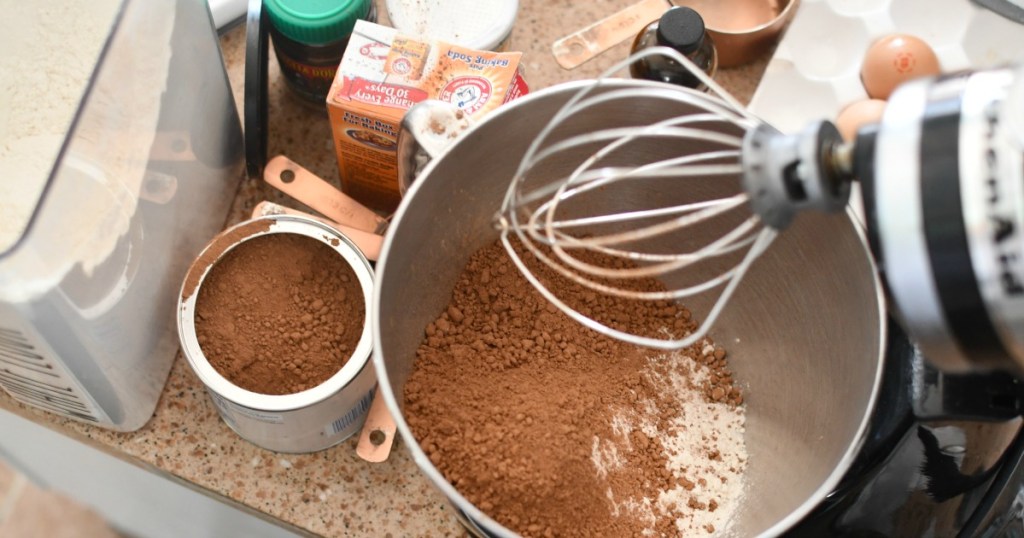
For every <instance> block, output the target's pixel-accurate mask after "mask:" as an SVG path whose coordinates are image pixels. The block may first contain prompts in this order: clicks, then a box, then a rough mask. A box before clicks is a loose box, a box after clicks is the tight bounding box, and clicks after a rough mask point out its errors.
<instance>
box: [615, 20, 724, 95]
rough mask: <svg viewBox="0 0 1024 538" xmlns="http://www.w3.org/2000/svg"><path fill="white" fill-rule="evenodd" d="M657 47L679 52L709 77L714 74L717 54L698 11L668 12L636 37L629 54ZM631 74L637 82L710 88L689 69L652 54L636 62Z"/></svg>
mask: <svg viewBox="0 0 1024 538" xmlns="http://www.w3.org/2000/svg"><path fill="white" fill-rule="evenodd" d="M658 46H660V47H669V48H672V49H675V50H677V51H679V53H680V54H682V55H684V56H686V58H687V59H689V60H690V61H691V62H693V63H694V64H695V65H696V66H697V67H698V68H700V69H701V70H703V71H704V72H705V73H707V74H708V76H711V77H713V76H714V75H715V70H716V69H717V68H718V52H717V50H716V49H715V44H714V41H713V40H712V39H711V36H710V35H708V33H707V29H706V28H705V27H704V19H703V18H702V17H701V16H700V14H699V13H697V12H696V11H695V10H693V9H691V8H688V7H684V6H676V7H673V8H671V9H669V10H668V11H666V12H665V13H664V14H663V15H662V16H661V18H659V19H658V20H656V21H654V22H652V23H650V24H648V25H647V26H646V27H644V29H643V30H641V31H640V33H638V34H637V36H636V39H634V41H633V47H632V49H631V51H630V52H631V53H635V52H639V51H641V50H644V49H648V48H651V47H658ZM629 72H630V75H631V76H632V77H633V78H636V79H646V80H655V81H658V82H665V83H668V84H677V85H680V86H686V87H688V88H694V89H697V90H706V89H707V87H706V86H705V85H704V83H702V82H701V81H700V79H699V78H697V76H696V75H694V74H693V73H692V72H691V71H690V70H689V69H687V68H686V67H685V66H683V65H682V64H681V63H679V62H677V61H675V60H673V59H672V58H669V57H668V56H663V55H653V56H648V57H646V58H643V59H641V60H637V61H635V62H633V63H632V64H630V66H629Z"/></svg>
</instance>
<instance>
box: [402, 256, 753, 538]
mask: <svg viewBox="0 0 1024 538" xmlns="http://www.w3.org/2000/svg"><path fill="white" fill-rule="evenodd" d="M521 254H522V256H523V259H524V261H525V262H526V263H527V264H528V265H529V266H531V269H532V270H533V271H534V273H535V274H536V275H538V277H539V278H540V279H541V280H542V281H543V282H545V284H546V285H547V286H548V288H549V289H552V290H558V293H559V296H560V297H561V298H562V299H563V300H566V301H567V302H568V303H570V304H572V305H573V306H574V307H575V308H577V309H578V310H580V311H583V312H585V313H587V314H588V315H591V316H593V317H595V318H598V319H601V320H602V321H606V322H608V323H611V324H613V325H616V326H617V327H621V328H622V329H625V330H629V331H631V332H634V333H641V334H648V335H658V333H659V332H660V331H663V330H668V331H670V332H672V333H674V334H675V335H676V336H680V335H681V334H683V333H685V332H687V331H692V330H694V329H695V328H696V327H697V324H696V322H695V320H694V319H693V318H692V315H691V313H690V312H689V311H688V310H686V309H685V308H683V307H681V306H678V305H675V304H671V303H667V302H641V301H629V300H625V299H620V298H615V297H609V296H606V295H602V294H599V293H595V292H593V291H590V290H584V289H580V288H579V287H578V286H575V285H573V284H572V283H570V282H568V281H567V280H565V279H564V278H562V277H561V276H560V275H557V274H556V273H555V272H554V271H553V270H550V269H548V268H547V267H545V266H543V265H541V264H540V263H539V262H538V261H537V260H536V259H535V258H533V257H532V256H530V255H528V254H525V253H521ZM587 261H591V262H595V263H602V262H607V260H601V259H599V257H595V258H593V259H588V260H587ZM636 286H637V289H641V290H644V291H656V290H658V289H664V287H663V286H662V285H661V284H660V283H659V282H657V281H655V280H650V279H646V280H638V281H636ZM661 336H662V337H664V334H662V335H661ZM403 398H404V403H405V413H404V414H405V416H406V418H407V420H408V423H409V426H410V428H411V429H412V432H413V435H414V436H415V438H416V440H417V441H418V442H419V445H420V447H421V448H422V449H423V451H424V452H425V453H426V455H427V456H428V457H429V458H430V461H431V463H433V465H434V466H435V467H437V469H438V470H439V471H440V472H441V474H442V475H443V476H444V477H445V479H446V480H447V481H448V482H449V483H450V484H452V485H453V486H455V488H456V489H457V490H458V491H459V492H460V493H461V494H462V495H463V496H464V497H466V499H467V500H469V502H471V503H472V504H473V505H474V506H476V507H477V508H479V509H480V510H482V511H483V512H484V513H486V514H487V515H489V516H490V517H492V518H494V519H495V520H496V521H498V522H499V523H501V524H502V525H504V526H505V527H507V528H509V529H511V530H513V531H515V532H517V533H519V534H522V535H524V536H527V537H533V536H544V537H551V536H677V535H697V536H706V535H708V534H710V533H714V532H717V531H719V530H722V527H724V525H725V524H726V523H727V522H728V521H729V518H730V514H731V512H732V510H734V509H735V508H736V506H737V505H738V501H739V497H740V493H741V491H742V473H743V471H744V469H745V464H746V447H745V444H744V442H743V424H744V409H743V395H742V393H741V391H740V388H739V386H738V385H737V384H736V383H735V381H734V377H733V373H732V372H731V370H730V368H729V365H728V359H727V353H726V351H725V349H724V348H722V347H721V346H718V345H715V343H714V342H712V341H711V340H710V339H704V340H703V341H701V342H699V343H698V344H696V345H694V346H691V347H689V348H687V349H684V350H682V351H681V352H678V353H661V352H653V351H651V350H647V349H643V348H637V347H635V346H632V345H630V344H626V343H624V342H621V341H618V340H614V339H611V338H608V337H605V336H603V335H600V334H598V333H596V332H594V331H591V330H589V329H586V328H584V327H583V326H581V325H580V324H578V323H576V322H575V321H573V320H572V319H570V318H569V317H568V316H566V315H564V314H563V313H561V312H560V311H559V310H558V309H556V308H555V307H554V306H552V305H550V304H548V303H547V301H546V300H544V298H543V297H541V296H540V294H539V293H537V292H536V291H535V290H534V289H533V287H532V286H531V285H530V284H529V283H528V282H527V281H526V280H525V279H524V278H523V277H522V275H520V274H519V272H518V271H517V269H516V268H515V267H514V266H513V264H512V263H511V261H510V260H509V258H508V256H507V255H506V253H505V252H504V249H503V248H502V246H501V245H500V244H497V243H496V244H492V245H490V246H488V247H486V248H483V249H481V250H480V251H478V252H476V253H475V254H474V255H473V256H472V257H471V258H470V261H469V263H468V264H467V266H466V268H465V270H464V271H463V273H462V275H461V276H460V277H459V279H458V281H457V282H456V284H455V288H454V290H453V292H452V298H451V301H450V303H449V304H448V305H447V307H446V309H445V310H444V311H443V312H442V313H441V314H440V316H439V317H438V318H437V319H436V320H435V321H434V322H432V323H430V324H429V325H428V326H427V327H426V330H425V335H424V338H423V341H422V343H421V344H420V346H419V348H418V349H417V351H416V360H415V362H414V365H413V371H412V374H411V375H410V377H409V380H408V381H407V382H406V384H405V386H404V389H403Z"/></svg>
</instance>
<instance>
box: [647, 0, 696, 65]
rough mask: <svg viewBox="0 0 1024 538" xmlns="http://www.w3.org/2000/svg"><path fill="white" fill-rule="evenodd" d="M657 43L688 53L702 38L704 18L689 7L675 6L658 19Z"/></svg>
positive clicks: (693, 49) (694, 48)
mask: <svg viewBox="0 0 1024 538" xmlns="http://www.w3.org/2000/svg"><path fill="white" fill-rule="evenodd" d="M657 37H658V44H659V45H662V46H665V47H672V48H674V49H676V50H678V51H679V52H681V53H683V54H689V53H691V52H693V51H695V50H697V47H700V44H701V42H702V41H703V40H704V19H703V18H701V16H700V13H697V12H696V11H694V10H693V9H691V8H688V7H684V6H676V7H673V8H671V9H669V10H668V11H666V12H665V13H664V14H663V15H662V16H661V19H660V20H658V30H657Z"/></svg>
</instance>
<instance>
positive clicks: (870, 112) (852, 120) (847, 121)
mask: <svg viewBox="0 0 1024 538" xmlns="http://www.w3.org/2000/svg"><path fill="white" fill-rule="evenodd" d="M883 112H885V101H882V100H881V99H864V100H863V101H857V102H855V103H853V104H851V105H849V106H847V107H846V108H844V109H843V110H842V111H841V112H840V113H839V116H836V127H837V128H838V129H839V134H841V135H843V140H846V141H850V140H853V139H854V137H856V136H857V131H858V130H859V129H860V128H861V127H862V126H864V125H867V124H869V123H878V121H879V120H881V119H882V113H883Z"/></svg>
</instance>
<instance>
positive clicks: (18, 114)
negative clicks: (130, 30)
mask: <svg viewBox="0 0 1024 538" xmlns="http://www.w3.org/2000/svg"><path fill="white" fill-rule="evenodd" d="M120 4H121V1H120V0H93V1H90V2H78V1H75V0H57V1H54V0H47V1H45V2H12V1H0V6H2V7H3V11H4V16H3V17H0V46H2V48H3V51H4V53H3V55H0V213H2V214H3V215H4V219H3V220H0V251H4V250H7V249H8V248H9V247H10V246H11V245H12V244H13V243H14V242H15V241H16V240H17V239H18V238H19V237H20V236H21V234H22V232H23V231H24V229H25V226H26V224H27V223H28V220H29V218H30V217H31V216H32V212H33V210H34V209H35V207H36V204H37V203H38V201H39V197H40V194H41V192H42V189H43V187H44V186H45V185H46V181H47V179H48V177H49V175H50V171H51V169H52V167H53V164H54V161H55V160H56V157H57V154H58V152H59V151H60V148H61V144H62V143H63V141H64V138H65V135H66V133H67V131H68V127H69V126H70V124H71V121H72V119H73V118H74V114H75V111H76V110H77V109H78V104H79V102H80V101H81V98H82V94H83V92H84V91H85V88H86V85H87V84H88V82H89V78H90V76H91V75H92V72H93V68H94V67H95V65H96V60H97V58H98V57H99V52H100V50H101V48H102V47H103V43H104V42H105V40H106V38H107V35H108V34H109V32H110V28H111V24H112V22H113V19H114V17H115V15H116V13H117V11H118V7H119V6H120Z"/></svg>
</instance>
